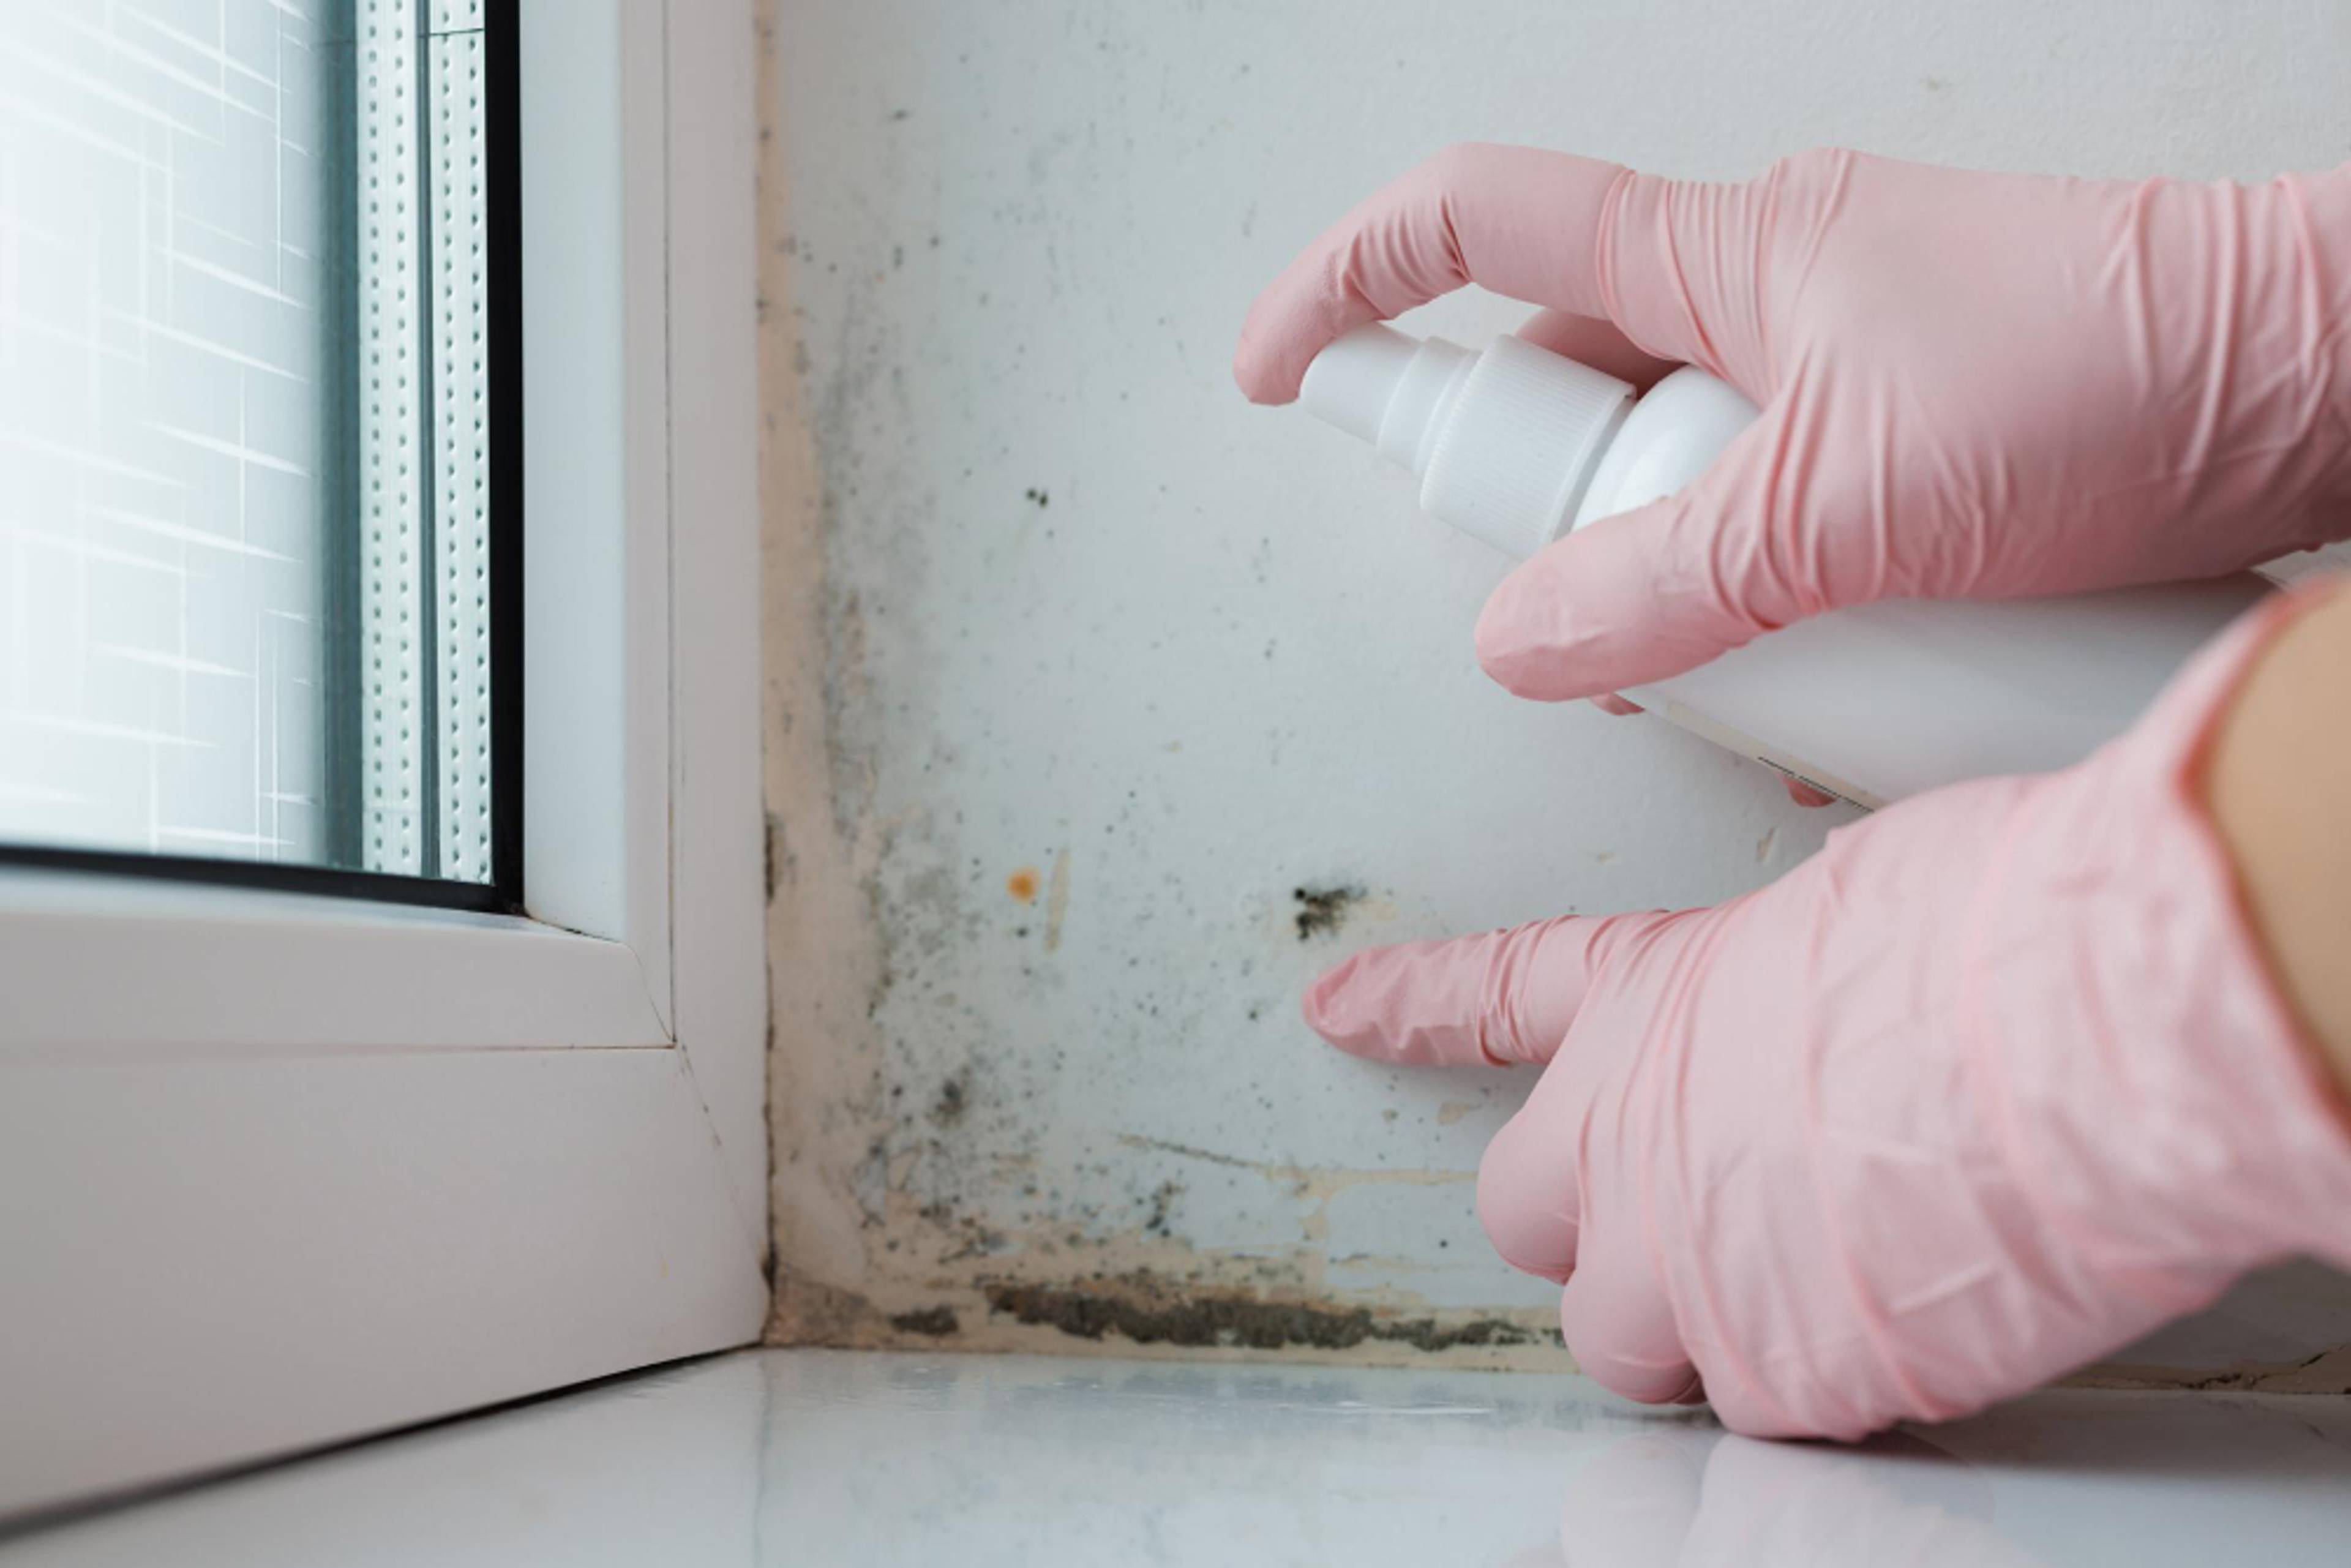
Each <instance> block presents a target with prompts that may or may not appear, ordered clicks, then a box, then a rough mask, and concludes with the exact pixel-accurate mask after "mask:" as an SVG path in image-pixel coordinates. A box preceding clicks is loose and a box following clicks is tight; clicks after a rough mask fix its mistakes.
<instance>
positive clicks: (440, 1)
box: [426, 0, 491, 882]
mask: <svg viewBox="0 0 2351 1568" xmlns="http://www.w3.org/2000/svg"><path fill="white" fill-rule="evenodd" d="M469 9H471V10H474V11H475V12H476V13H477V12H478V5H475V6H472V7H469V6H467V5H465V4H464V3H463V0H436V3H435V5H434V13H435V16H436V19H437V18H438V16H440V15H441V14H443V13H453V12H454V13H464V12H466V11H467V10H469ZM475 25H476V26H478V16H476V18H475ZM426 50H427V57H426V75H427V80H428V84H429V85H428V90H429V93H430V97H431V99H432V101H431V104H430V106H429V112H430V120H429V125H430V145H429V150H428V160H429V162H430V165H431V170H432V175H431V191H430V199H431V203H432V207H431V212H432V223H431V225H430V228H431V232H432V256H431V272H432V277H431V287H432V317H433V374H432V382H433V402H434V413H433V447H434V484H433V509H434V528H433V548H434V557H435V560H434V595H433V597H434V643H435V646H434V682H435V686H436V695H437V696H438V701H437V703H436V704H435V705H434V706H435V710H436V711H435V714H434V720H435V723H434V727H435V731H436V738H435V751H436V755H437V761H438V768H437V773H438V778H437V780H436V782H437V786H438V788H437V790H436V794H437V800H436V807H437V814H438V816H439V819H440V821H439V829H438V831H439V837H440V862H441V863H440V874H441V875H443V876H446V877H455V878H459V879H461V880H464V881H466V882H486V881H488V880H489V878H490V875H491V863H490V528H489V521H490V489H489V481H490V468H489V382H488V353H489V309H488V305H489V293H488V289H489V279H488V272H487V267H486V260H487V256H486V244H487V240H488V225H489V210H488V204H487V201H486V196H485V185H484V158H485V153H486V148H485V146H484V130H485V125H486V116H485V113H484V106H483V100H482V91H483V68H484V60H483V44H482V37H481V35H480V34H479V33H478V32H460V33H455V34H451V35H449V36H445V37H444V36H439V35H438V34H437V32H436V36H434V37H432V38H430V39H429V40H428V41H427V44H426Z"/></svg>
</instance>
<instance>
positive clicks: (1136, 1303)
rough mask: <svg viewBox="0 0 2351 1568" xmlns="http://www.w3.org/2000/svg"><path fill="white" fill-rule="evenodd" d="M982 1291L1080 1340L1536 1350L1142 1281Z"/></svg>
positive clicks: (1502, 1323) (1484, 1332)
mask: <svg viewBox="0 0 2351 1568" xmlns="http://www.w3.org/2000/svg"><path fill="white" fill-rule="evenodd" d="M983 1293H984V1294H985V1295H986V1297H987V1307H988V1311H989V1312H999V1313H1002V1314H1004V1315H1005V1316H1007V1317H1010V1318H1012V1319H1015V1320H1016V1321H1018V1322H1022V1323H1026V1324H1031V1325H1038V1324H1042V1325H1046V1326H1049V1327H1051V1328H1056V1329H1059V1330H1060V1331H1061V1333H1065V1334H1068V1335H1070V1336H1071V1337H1072V1338H1076V1339H1082V1340H1100V1339H1103V1338H1105V1337H1107V1336H1109V1335H1112V1334H1116V1335H1118V1336H1119V1337H1120V1338H1122V1339H1127V1340H1132V1341H1133V1342H1134V1343H1136V1344H1174V1345H1188V1346H1195V1347H1198V1346H1217V1347H1219V1348H1238V1349H1248V1350H1282V1349H1287V1348H1290V1347H1292V1346H1311V1347H1312V1348H1314V1349H1317V1350H1351V1349H1353V1348H1354V1347H1355V1346H1357V1345H1361V1344H1364V1343H1369V1342H1378V1343H1387V1344H1395V1345H1402V1346H1405V1347H1408V1348H1410V1349H1413V1350H1416V1351H1421V1352H1424V1353H1426V1354H1439V1353H1442V1352H1444V1351H1448V1350H1453V1349H1456V1348H1458V1347H1463V1346H1475V1347H1491V1346H1500V1345H1524V1344H1535V1343H1541V1340H1540V1338H1539V1336H1538V1335H1537V1334H1536V1333H1535V1332H1534V1331H1532V1330H1531V1329H1529V1328H1527V1327H1525V1326H1524V1325H1522V1324H1520V1323H1515V1322H1510V1320H1508V1319H1506V1318H1474V1319H1471V1320H1470V1321H1468V1322H1459V1323H1441V1322H1438V1321H1437V1319H1436V1318H1433V1317H1413V1318H1406V1317H1401V1316H1396V1315H1394V1314H1389V1313H1381V1312H1373V1311H1372V1310H1371V1309H1370V1308H1368V1307H1354V1308H1332V1307H1321V1306H1315V1305H1312V1304H1311V1303H1308V1302H1304V1301H1280V1300H1272V1299H1268V1298H1265V1297H1261V1296H1257V1295H1253V1294H1249V1293H1247V1292H1244V1291H1206V1292H1201V1291H1194V1292H1189V1293H1186V1292H1185V1291H1181V1290H1178V1289H1176V1288H1175V1286H1174V1284H1173V1282H1172V1281H1165V1280H1162V1279H1160V1278H1158V1277H1156V1276H1155V1275H1152V1274H1148V1273H1141V1274H1130V1275H1126V1276H1123V1277H1121V1278H1118V1279H1113V1280H1103V1281H1094V1282H1089V1283H1087V1284H1084V1285H1069V1286H1062V1285H1041V1284H1028V1283H1003V1284H994V1285H989V1286H987V1287H986V1288H985V1291H984V1292H983ZM1554 1343H1555V1342H1554Z"/></svg>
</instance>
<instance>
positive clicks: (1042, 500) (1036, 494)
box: [1021, 485, 1053, 508]
mask: <svg viewBox="0 0 2351 1568" xmlns="http://www.w3.org/2000/svg"><path fill="white" fill-rule="evenodd" d="M1021 494H1022V495H1024V496H1026V497H1028V498H1029V500H1030V501H1031V502H1032V503H1034V504H1035V505H1036V506H1038V507H1040V508H1041V507H1050V506H1051V505H1052V504H1053V497H1050V496H1049V495H1047V494H1045V492H1044V491H1042V490H1040V489H1039V488H1038V487H1037V486H1034V485H1031V486H1029V488H1028V489H1026V490H1024V491H1022V492H1021Z"/></svg>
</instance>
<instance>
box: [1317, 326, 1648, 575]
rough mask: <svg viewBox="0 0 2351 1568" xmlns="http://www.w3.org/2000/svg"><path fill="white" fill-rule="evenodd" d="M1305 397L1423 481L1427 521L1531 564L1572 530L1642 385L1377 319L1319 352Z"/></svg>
mask: <svg viewBox="0 0 2351 1568" xmlns="http://www.w3.org/2000/svg"><path fill="white" fill-rule="evenodd" d="M1299 401H1300V402H1302V403H1304V404H1305V405H1306V409H1307V412H1308V413H1312V414H1314V415H1315V416H1316V417H1317V418H1319V419H1322V420H1324V421H1326V422H1328V423H1332V424H1334V425H1337V426H1338V427H1339V428H1340V429H1342V430H1343V431H1346V432H1347V433H1348V434H1352V435H1353V436H1355V437H1356V438H1358V439H1359V440H1364V441H1369V442H1371V443H1373V444H1374V445H1376V446H1377V447H1378V448H1379V450H1380V454H1381V455H1382V456H1384V457H1386V458H1387V459H1389V460H1390V461H1391V462H1394V463H1397V464H1400V465H1403V466H1404V467H1406V468H1409V469H1411V470H1412V471H1413V472H1414V473H1415V474H1417V475H1419V476H1420V479H1421V486H1420V504H1421V508H1422V509H1423V510H1424V511H1426V512H1427V513H1428V515H1429V516H1431V517H1436V518H1438V519H1439V520H1441V521H1444V522H1447V523H1450V524H1452V525H1453V526H1454V527H1455V528H1459V529H1460V530H1461V531H1462V532H1464V533H1467V534H1469V535H1471V536H1473V537H1475V538H1480V539H1483V540H1485V541H1486V542H1487V543H1488V544H1490V545H1492V546H1493V547H1494V548H1495V549H1499V550H1501V551H1502V552H1504V553H1505V554H1507V555H1510V556H1511V557H1513V558H1515V559H1521V560H1523V559H1526V558H1527V557H1528V556H1531V555H1532V554H1534V553H1535V551H1537V550H1539V549H1542V548H1543V546H1545V545H1547V544H1549V543H1551V541H1552V540H1553V539H1555V538H1558V537H1559V536H1560V535H1561V534H1562V533H1564V532H1565V531H1566V529H1567V526H1568V523H1569V521H1570V520H1571V519H1572V518H1573V517H1574V516H1575V508H1576V507H1577V505H1578V504H1579V503H1580V502H1581V501H1582V500H1583V492H1584V489H1585V487H1586V486H1588V485H1589V484H1590V483H1591V480H1592V472H1593V469H1594V468H1596V467H1597V466H1599V463H1600V455H1601V454H1602V453H1603V452H1604V451H1605V450H1606V449H1607V446H1608V443H1609V441H1610V440H1611V439H1612V438H1613V437H1614V435H1615V434H1616V430H1617V427H1618V426H1619V425H1621V424H1622V423H1624V421H1625V413H1626V412H1627V411H1628V410H1629V409H1630V408H1631V407H1632V402H1633V389H1632V387H1631V386H1629V385H1628V384H1626V383H1625V382H1621V381H1618V380H1617V379H1616V378H1615V377H1614V376H1611V375H1604V374H1603V373H1602V372H1600V371H1595V370H1593V369H1591V368H1590V367H1589V366H1585V365H1579V364H1577V363H1576V362H1575V361H1573V360H1570V359H1565V358H1562V356H1560V355H1558V354H1554V353H1552V352H1551V351H1549V350H1544V349H1538V348H1536V347H1535V346H1534V345H1533V344H1532V343H1530V342H1527V341H1526V340H1523V339H1520V338H1498V339H1496V340H1494V341H1493V342H1492V343H1491V344H1489V346H1488V347H1487V349H1486V351H1485V352H1484V353H1482V354H1472V353H1470V352H1469V350H1467V349H1464V348H1462V347H1461V346H1460V345H1459V344H1458V343H1448V342H1447V341H1446V340H1444V339H1442V338H1430V339H1427V340H1416V339H1414V338H1412V337H1410V336H1408V335H1407V334H1405V333H1403V332H1399V331H1397V330H1396V329H1395V328H1393V327H1389V326H1386V325H1384V324H1374V325H1372V326H1369V327H1358V328H1356V329H1354V330H1353V331H1352V332H1349V333H1347V334H1345V335H1344V336H1343V337H1341V338H1338V339H1336V340H1333V341H1332V343H1331V345H1330V346H1329V347H1327V348H1325V349H1324V350H1322V352H1321V353H1320V354H1317V355H1316V356H1315V357H1314V362H1313V363H1312V364H1311V365H1309V366H1308V367H1307V369H1306V380H1305V383H1304V384H1303V385H1302V386H1301V388H1300V390H1299Z"/></svg>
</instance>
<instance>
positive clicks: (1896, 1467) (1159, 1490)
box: [0, 1347, 2351, 1568]
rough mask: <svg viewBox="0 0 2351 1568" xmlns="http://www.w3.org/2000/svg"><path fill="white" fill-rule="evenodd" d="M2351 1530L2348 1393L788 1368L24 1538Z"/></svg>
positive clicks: (1532, 1558)
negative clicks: (1838, 1438) (1995, 1399)
mask: <svg viewBox="0 0 2351 1568" xmlns="http://www.w3.org/2000/svg"><path fill="white" fill-rule="evenodd" d="M354 1354H364V1351H363V1349H361V1348H359V1347H355V1350H354ZM2346 1538H2351V1400H2344V1399H2337V1398H2327V1397H2301V1398H2294V1397H2278V1396H2267V1397H2262V1396H2230V1395H2211V1394H2202V1395H2158V1394H2144V1395H2142V1394H2111V1393H2088V1392H2058V1393H2050V1394H2043V1395H2039V1396H2034V1397H2032V1398H2031V1399H2027V1400H2022V1401H2019V1402H2017V1403H2015V1404H2012V1405H2010V1406H2003V1407H2001V1409H1998V1410H1995V1411H1992V1412H1991V1413H1988V1414H1986V1415H1984V1416H1978V1417H1976V1418H1974V1419H1972V1420H1969V1421H1963V1422H1958V1423H1954V1424H1952V1425H1950V1426H1947V1427H1932V1428H1923V1429H1920V1430H1918V1431H1917V1432H1911V1433H1904V1434H1898V1435H1896V1436H1893V1437H1887V1438H1885V1439H1882V1440H1880V1441H1878V1442H1876V1443H1874V1444H1871V1445H1868V1446H1866V1447H1865V1448H1832V1447H1827V1446H1822V1445H1810V1444H1774V1443H1758V1442H1750V1441H1749V1440H1747V1439H1745V1438H1740V1437H1730V1436H1727V1435H1725V1434H1724V1433H1723V1432H1722V1431H1721V1429H1720V1428H1719V1427H1717V1426H1716V1425H1715V1424H1714V1423H1713V1421H1712V1420H1711V1419H1710V1418H1709V1417H1708V1416H1705V1415H1703V1414H1702V1413H1700V1414H1687V1413H1684V1414H1671V1415H1659V1414H1656V1413H1653V1412H1647V1411H1643V1410H1640V1409H1637V1408H1636V1407H1634V1406H1628V1405H1625V1404H1624V1403H1623V1402H1621V1401H1618V1400H1615V1399H1614V1398H1611V1397H1610V1396H1606V1395H1605V1394H1603V1393H1601V1392H1600V1391H1599V1390H1598V1389H1596V1388H1595V1387H1594V1386H1593V1385H1591V1384H1590V1383H1588V1382H1585V1381H1584V1380H1583V1379H1581V1378H1576V1377H1567V1376H1561V1377H1531V1376H1514V1375H1495V1374H1480V1373H1438V1372H1430V1373H1416V1372H1408V1371H1403V1372H1399V1371H1353V1370H1344V1369H1337V1368H1328V1367H1297V1366H1283V1367H1274V1366H1262V1365H1217V1364H1181V1363H1170V1362H1153V1363H1143V1362H1117V1361H1100V1360H1055V1359H1042V1358H1028V1357H1006V1358H998V1357H984V1356H909V1355H883V1354H833V1353H827V1352H805V1351H803V1352H786V1351H766V1352H748V1353H744V1354H735V1355H727V1356H722V1357H718V1358H716V1359H714V1360H709V1361H704V1362H699V1363H695V1364H686V1365H682V1366H678V1367H674V1368H671V1369H667V1370H664V1371H659V1372H654V1373H651V1374H647V1375H642V1376H638V1377H633V1378H628V1379H623V1380H619V1381H616V1382H612V1383H610V1384H606V1385H600V1386H598V1387H595V1388H593V1389H590V1390H587V1391H585V1392H581V1393H577V1394H572V1395H568V1396H559V1397H557V1398H554V1399H550V1400H547V1401H544V1402H541V1403H538V1404H534V1405H530V1406H525V1407H521V1408H517V1409H513V1410H508V1411H505V1412H502V1413H499V1414H496V1415H492V1416H486V1417H482V1418H479V1419H475V1420H469V1421H459V1422H455V1423H451V1424H448V1425H445V1426H441V1427H434V1428H431V1429H428V1430H424V1431H420V1432H415V1433H411V1434H407V1435H404V1436H400V1437H392V1438H388V1439H385V1440H382V1441H380V1442H376V1443H372V1444H366V1445H362V1446H360V1447H358V1448H350V1449H346V1450H343V1451H340V1452H338V1453H333V1454H329V1455H325V1456H322V1457H319V1458H313V1459H310V1460H308V1461H303V1462H299V1463H296V1464H291V1465H287V1466H283V1467H279V1468H277V1469H269V1470H266V1471H262V1472H258V1473H256V1474H253V1475H249V1476H246V1477H242V1478H238V1479H232V1480H229V1481H225V1482H222V1483H218V1484H215V1485H212V1486H209V1487H203V1488H198V1489H196V1490H191V1491H187V1492H183V1493H181V1494H178V1495H175V1496H172V1497H167V1498H163V1499H160V1500H153V1501H150V1502H146V1503H143V1504H138V1505H134V1506H131V1507H129V1508H125V1509H121V1510H119V1511H113V1512H110V1513H102V1514H99V1515H95V1516H92V1517H89V1518H86V1519H82V1520H78V1521H73V1522H69V1523H67V1524H63V1525H59V1526H56V1527H53V1528H51V1529H48V1530H46V1531H36V1532H33V1533H29V1534H21V1535H18V1536H16V1537H15V1538H14V1539H10V1540H5V1541H0V1568H72V1565H80V1564H95V1563H142V1562H163V1561H170V1562H172V1563H179V1564H183V1565H186V1568H199V1565H203V1564H211V1563H221V1564H228V1563H235V1564H237V1565H239V1568H271V1565H274V1564H281V1563H282V1564H287V1565H289V1568H290V1565H292V1564H297V1563H301V1564H309V1563H339V1564H353V1563H428V1562H429V1563H443V1564H457V1565H463V1564H471V1563H482V1564H489V1563H500V1564H505V1563H537V1564H556V1563H615V1564H618V1563H656V1562H657V1563H666V1564H674V1565H677V1568H705V1565H706V1568H721V1565H724V1568H737V1565H744V1568H748V1565H752V1564H782V1563H828V1564H855V1563H926V1564H931V1563H956V1564H994V1563H1021V1564H1028V1565H1030V1568H1050V1565H1051V1564H1055V1563H1088V1564H1100V1563H1236V1564H1240V1563H1343V1564H1384V1563H1508V1564H1515V1565H1528V1564H1536V1563H1562V1562H1573V1563H1578V1564H1586V1563H1597V1564H1602V1565H1604V1568H1607V1565H1618V1564H1623V1565H1627V1568H1629V1565H1632V1564H1644V1565H1646V1564H1664V1563H1699V1562H1703V1563H1716V1562H1722V1563H1733V1562H1736V1563H1763V1564H1778V1563H1790V1564H1793V1563H1805V1564H1818V1565H1827V1568H1844V1565H1847V1564H1851V1565H1855V1568H1859V1565H1861V1564H1870V1565H1872V1568H1888V1565H1896V1564H1914V1563H1915V1564H1934V1565H1937V1568H1941V1565H1945V1564H1960V1563H1969V1564H1973V1563H1997V1564H2010V1565H2017V1568H2022V1565H2030V1564H2041V1565H2045V1568H2066V1565H2071V1564H2077V1563H2135V1564H2154V1563H2212V1562H2221V1561H2233V1562H2248V1563H2250V1562H2259V1563H2270V1564H2294V1563H2331V1562H2337V1561H2340V1560H2341V1553H2342V1550H2343V1548H2342V1542H2344V1541H2345V1540H2346Z"/></svg>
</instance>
